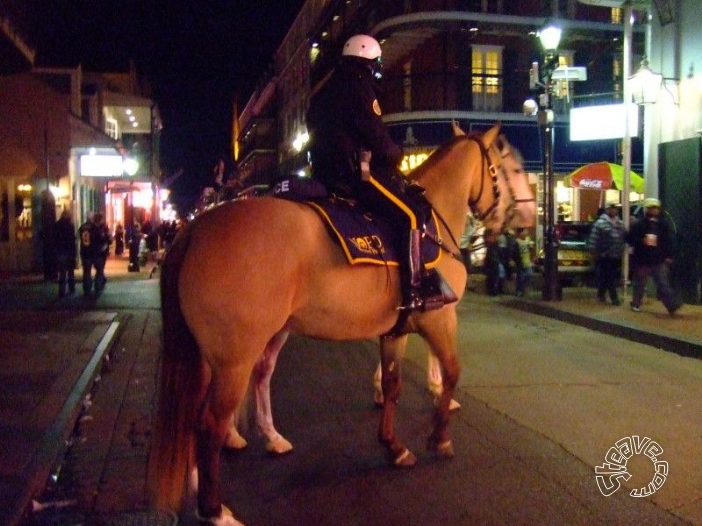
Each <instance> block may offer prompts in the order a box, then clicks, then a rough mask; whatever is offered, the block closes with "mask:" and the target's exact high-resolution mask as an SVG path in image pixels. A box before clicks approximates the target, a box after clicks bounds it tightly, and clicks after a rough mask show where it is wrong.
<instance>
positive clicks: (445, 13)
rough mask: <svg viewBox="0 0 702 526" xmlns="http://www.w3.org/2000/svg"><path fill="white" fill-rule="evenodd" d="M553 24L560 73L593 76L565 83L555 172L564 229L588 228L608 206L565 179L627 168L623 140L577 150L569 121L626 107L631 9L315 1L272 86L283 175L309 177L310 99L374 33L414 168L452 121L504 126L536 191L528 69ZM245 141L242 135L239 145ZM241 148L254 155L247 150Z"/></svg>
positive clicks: (635, 148) (432, 0)
mask: <svg viewBox="0 0 702 526" xmlns="http://www.w3.org/2000/svg"><path fill="white" fill-rule="evenodd" d="M639 16H642V15H641V14H639ZM549 18H553V19H558V20H559V22H560V23H561V25H562V27H563V38H562V41H561V45H560V47H559V57H558V59H559V63H560V64H561V65H564V66H584V67H586V69H587V80H585V81H578V82H575V81H559V83H558V85H557V96H556V97H555V99H554V110H555V114H556V120H555V133H554V138H555V145H554V169H555V171H556V174H557V178H558V179H559V186H558V195H559V200H560V201H562V204H563V208H564V209H566V210H567V211H568V212H567V214H562V218H563V219H568V220H579V219H586V218H589V217H591V216H592V215H593V214H595V213H596V211H597V207H598V205H599V204H600V201H601V200H603V199H604V197H603V196H601V195H600V194H599V193H593V192H587V193H585V192H574V191H573V190H572V189H570V188H566V187H565V186H563V184H562V183H561V182H560V180H561V179H562V178H563V177H564V176H565V175H567V174H568V173H569V172H571V171H573V170H575V169H576V168H578V167H579V166H582V165H583V164H586V163H589V162H595V161H610V162H615V163H621V162H622V158H621V155H622V149H621V140H617V139H611V140H602V141H586V142H575V141H571V140H570V137H569V135H570V133H569V111H570V109H571V108H573V107H578V106H583V105H593V104H607V103H621V102H622V99H623V76H622V75H623V67H622V33H623V24H622V9H621V8H612V7H603V6H592V5H587V4H583V3H581V2H578V1H576V0H561V1H544V0H523V1H520V2H505V1H502V0H443V1H436V0H415V1H404V2H397V1H390V0H387V1H383V0H380V1H363V0H360V1H355V0H354V1H348V0H328V1H321V0H310V1H308V2H306V3H305V4H304V6H303V8H302V9H301V11H300V13H299V14H298V16H297V18H296V19H295V22H294V24H293V26H292V27H291V28H290V30H289V31H288V33H287V35H286V37H285V38H284V40H283V42H282V44H281V45H280V47H279V48H278V51H277V53H276V55H275V59H274V65H275V67H274V73H273V74H272V75H270V76H269V78H268V80H267V82H266V84H265V85H266V86H267V88H266V89H267V90H268V92H269V93H270V92H273V91H274V92H275V97H272V98H271V99H270V102H269V103H268V104H270V107H271V108H272V110H271V111H273V112H274V113H275V114H276V116H277V119H276V124H277V126H276V128H275V130H273V131H272V132H270V133H271V135H270V136H269V138H272V137H275V140H276V143H277V156H278V163H277V175H279V176H282V175H289V174H306V173H308V170H309V159H308V158H307V155H306V148H305V140H308V139H309V137H308V135H307V129H306V126H305V120H304V117H305V112H306V110H307V107H308V104H309V99H310V94H311V93H312V92H314V90H315V89H316V88H317V87H318V86H319V85H320V84H321V83H322V82H324V79H325V77H326V75H327V74H328V73H329V72H330V71H331V69H332V68H333V67H334V65H335V64H336V62H337V60H338V58H339V51H340V49H341V46H342V44H343V43H344V41H345V40H346V39H347V38H348V37H350V36H352V35H354V34H356V33H369V34H372V35H373V36H375V37H376V38H377V39H378V41H379V42H380V43H381V46H382V49H383V64H384V75H383V80H382V96H381V100H380V104H381V107H382V109H383V115H384V120H385V121H386V123H387V124H388V126H389V127H390V131H391V134H392V135H393V137H394V139H395V140H396V142H397V143H398V144H401V145H402V146H403V148H404V150H405V154H406V156H405V159H404V162H403V167H404V168H405V169H407V170H409V169H411V168H413V167H414V166H416V165H417V163H419V162H421V161H422V160H423V159H425V158H426V156H427V155H428V154H430V153H431V152H432V151H433V150H434V149H435V148H436V147H437V146H439V145H440V144H442V143H443V142H445V141H446V140H448V139H449V138H450V136H451V133H452V132H451V126H450V123H451V122H452V121H458V122H459V124H461V126H462V127H463V128H464V129H465V130H466V131H477V130H481V129H484V128H486V127H489V126H491V125H492V124H494V123H495V122H501V123H502V126H503V131H504V133H505V134H506V136H507V137H508V139H509V140H510V142H511V143H512V144H513V145H514V146H515V147H516V148H518V149H519V150H520V152H521V153H522V155H523V157H524V160H525V167H526V169H527V170H528V171H529V172H530V173H531V174H532V175H531V177H532V181H533V182H534V184H535V185H537V186H538V185H539V184H540V181H541V179H542V177H541V172H542V171H543V155H542V152H543V144H542V138H541V136H540V133H539V127H538V125H537V123H536V119H535V118H534V117H532V116H525V115H524V114H523V110H522V108H523V103H524V101H525V99H526V98H528V97H530V96H534V97H535V96H538V89H537V90H536V92H535V91H534V90H532V89H531V88H530V69H531V67H532V63H533V62H539V61H540V60H542V50H541V47H540V43H539V41H538V38H537V36H536V34H537V32H538V30H539V28H540V27H542V26H543V24H544V22H545V20H547V19H549ZM644 35H645V30H644V28H643V27H640V26H639V27H636V28H635V29H634V38H633V43H634V46H633V47H634V51H635V56H637V57H641V56H642V55H643V53H644ZM603 125H605V126H606V123H603ZM243 133H245V129H244V128H242V130H241V133H240V135H239V137H243V136H244V135H243ZM642 144H643V142H642V141H641V140H640V139H639V138H635V139H633V142H632V160H633V163H632V167H633V168H634V169H637V170H639V171H641V170H642V168H643V166H642V151H643V146H642ZM241 145H242V155H246V152H247V149H246V146H245V144H244V143H243V141H242V142H241ZM249 177H250V175H249ZM257 182H260V179H258V180H257ZM244 186H245V184H244ZM541 193H542V192H539V195H540V194H541Z"/></svg>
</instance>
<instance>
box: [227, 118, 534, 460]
mask: <svg viewBox="0 0 702 526" xmlns="http://www.w3.org/2000/svg"><path fill="white" fill-rule="evenodd" d="M453 131H454V135H456V136H459V135H464V133H463V131H462V130H461V129H460V128H458V127H457V126H456V125H454V127H453ZM500 154H501V156H502V163H501V167H500V169H501V170H502V171H503V172H504V173H505V176H506V177H507V178H517V177H520V176H523V174H524V166H523V158H522V156H521V153H520V152H519V151H518V150H515V149H514V148H513V147H512V146H511V145H510V144H509V142H508V141H507V140H506V139H504V138H503V139H502V141H501V150H500ZM424 343H425V346H426V345H427V344H426V342H424ZM279 350H280V348H272V349H267V352H265V353H264V354H262V355H261V358H260V359H259V361H258V362H257V363H256V366H255V367H254V371H253V374H252V377H251V380H252V387H253V392H254V396H255V397H254V401H255V423H256V429H257V431H258V433H259V434H260V435H261V436H263V437H265V449H266V451H267V452H268V453H269V454H271V455H273V456H278V455H284V454H287V453H289V452H290V451H292V449H293V445H292V444H291V443H290V441H289V440H288V439H287V438H285V437H284V436H283V435H281V434H280V433H279V432H278V430H277V429H276V428H275V425H274V423H273V408H272V405H271V395H270V384H271V377H272V376H273V371H274V369H275V364H276V362H277V360H278V352H276V351H279ZM427 350H428V356H427V388H428V390H429V392H430V393H431V395H432V396H433V398H434V401H435V402H437V401H438V399H439V397H440V395H441V392H442V390H443V387H442V378H441V365H440V364H439V361H438V360H437V359H436V357H435V356H434V355H433V354H431V350H430V349H429V348H428V346H427ZM381 379H382V367H381V364H380V363H378V366H377V368H376V370H375V373H374V375H373V402H374V404H375V405H376V407H382V406H383V390H382V383H381ZM460 408H461V404H460V403H459V402H458V401H456V400H455V399H453V398H452V399H451V402H450V404H449V411H457V410H458V409H460ZM247 445H248V442H247V441H246V439H245V438H244V437H243V436H241V434H240V433H239V430H238V429H237V427H236V425H234V426H232V428H231V430H230V432H229V434H228V435H227V438H226V440H225V447H227V448H230V449H243V448H245V447H246V446H247Z"/></svg>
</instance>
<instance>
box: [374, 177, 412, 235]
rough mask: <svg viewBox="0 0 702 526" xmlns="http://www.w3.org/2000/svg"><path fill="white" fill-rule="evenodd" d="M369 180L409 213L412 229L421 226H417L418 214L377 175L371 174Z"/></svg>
mask: <svg viewBox="0 0 702 526" xmlns="http://www.w3.org/2000/svg"><path fill="white" fill-rule="evenodd" d="M369 182H370V183H371V184H372V185H373V186H375V187H376V188H377V189H378V190H380V191H381V193H382V194H383V195H384V196H385V197H387V198H388V199H390V201H392V202H393V203H395V204H396V205H397V206H398V208H399V209H400V210H402V211H403V212H404V213H405V214H407V217H409V220H410V228H411V229H412V230H416V229H417V228H419V227H418V226H417V216H415V215H414V212H412V210H411V209H410V208H409V207H408V206H407V205H406V204H405V203H403V202H402V201H400V200H399V199H398V198H397V197H395V194H393V193H392V192H390V191H388V189H387V188H385V187H384V186H383V185H382V184H380V181H378V180H377V179H376V178H375V177H373V176H372V175H371V176H370V179H369Z"/></svg>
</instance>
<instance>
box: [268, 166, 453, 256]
mask: <svg viewBox="0 0 702 526" xmlns="http://www.w3.org/2000/svg"><path fill="white" fill-rule="evenodd" d="M271 195H273V196H275V197H280V198H283V199H289V200H291V201H298V202H302V203H305V204H307V205H308V206H310V207H311V208H312V209H313V210H314V211H315V212H317V214H318V215H319V217H320V218H321V219H322V221H323V222H324V223H325V225H326V226H327V229H328V230H329V232H330V234H331V237H332V239H334V240H335V241H337V242H338V243H339V245H340V246H341V248H342V250H343V251H344V254H345V255H346V258H347V259H348V262H349V263H350V264H352V265H356V264H362V263H366V264H376V265H393V266H397V265H399V262H398V261H399V257H398V253H399V252H398V250H397V248H396V247H395V245H394V243H393V238H394V237H395V236H393V231H392V230H391V228H390V225H389V224H388V223H387V222H385V221H383V220H382V218H379V217H375V216H373V215H371V214H370V213H369V212H368V211H367V210H364V209H363V208H362V207H361V206H360V205H359V203H358V202H356V201H354V200H351V199H343V198H339V197H336V196H334V195H329V194H328V193H327V191H326V189H325V188H324V186H323V185H322V184H321V183H319V182H318V181H315V180H314V179H301V178H297V177H291V178H288V179H284V180H282V181H280V182H278V183H277V184H276V185H274V187H273V188H272V189H271ZM426 234H427V235H429V236H431V237H432V238H434V239H440V238H441V236H440V232H439V225H438V223H437V221H436V216H435V214H434V211H433V210H432V213H431V219H430V221H429V224H428V225H427V226H426ZM408 241H409V240H408ZM440 258H441V250H440V248H439V245H438V244H437V243H434V242H431V241H430V242H427V240H426V238H425V240H424V242H423V243H422V261H423V263H424V266H425V268H432V267H435V266H436V265H438V263H439V260H440Z"/></svg>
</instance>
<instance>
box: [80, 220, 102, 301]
mask: <svg viewBox="0 0 702 526" xmlns="http://www.w3.org/2000/svg"><path fill="white" fill-rule="evenodd" d="M94 218H95V214H94V213H93V212H88V215H87V217H86V220H85V223H83V224H82V225H80V228H79V229H78V237H79V238H80V262H81V266H82V267H83V296H90V294H91V293H92V290H93V278H92V273H93V269H94V268H95V261H96V258H97V256H98V255H99V250H98V249H96V247H95V240H96V234H95V221H94Z"/></svg>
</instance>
